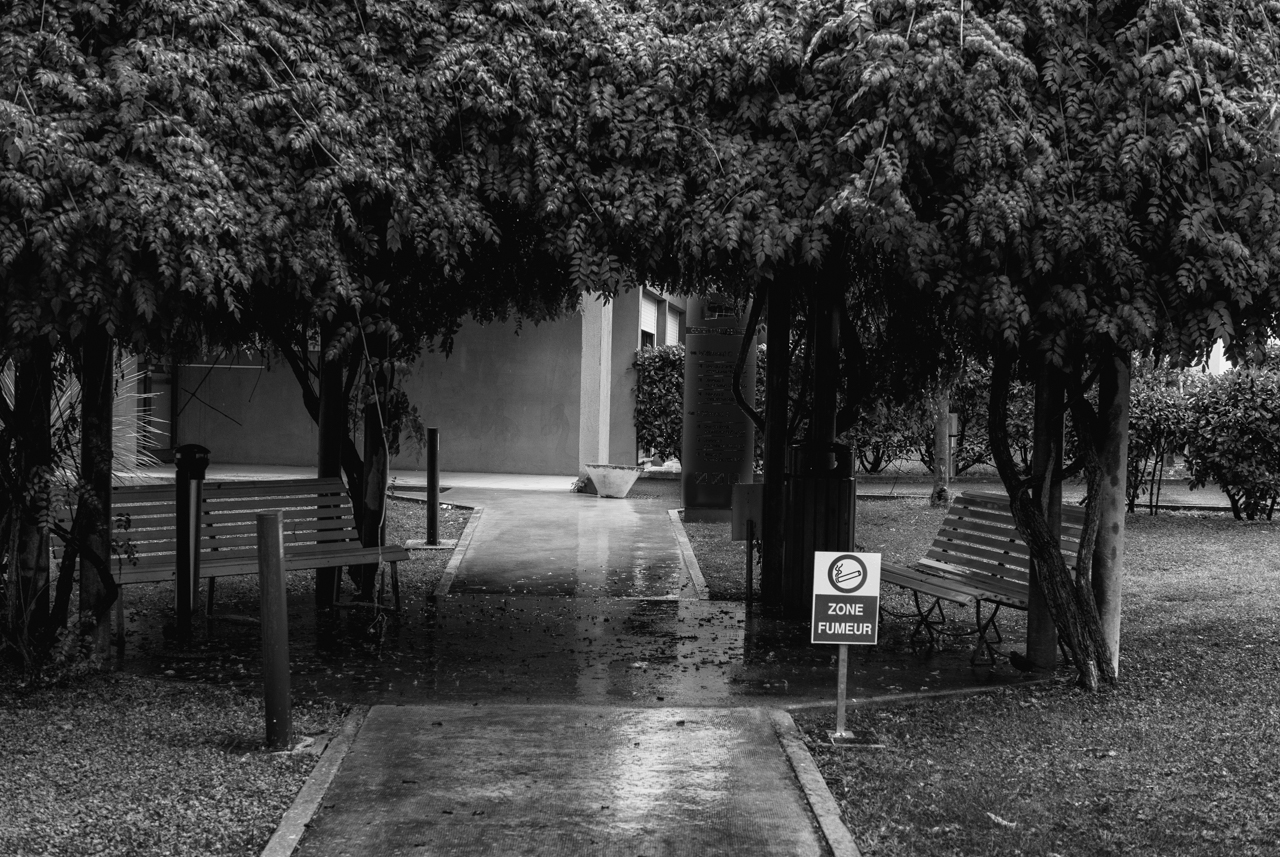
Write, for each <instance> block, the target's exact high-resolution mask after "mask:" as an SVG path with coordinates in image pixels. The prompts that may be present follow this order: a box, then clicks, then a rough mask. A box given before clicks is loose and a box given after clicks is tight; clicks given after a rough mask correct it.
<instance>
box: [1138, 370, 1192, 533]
mask: <svg viewBox="0 0 1280 857" xmlns="http://www.w3.org/2000/svg"><path fill="white" fill-rule="evenodd" d="M1186 380H1187V376H1186V375H1185V374H1183V373H1179V372H1171V371H1168V370H1165V371H1156V370H1149V371H1147V372H1143V373H1135V375H1134V379H1133V387H1132V390H1131V393H1130V396H1129V473H1128V482H1127V483H1126V486H1125V492H1126V494H1127V495H1128V500H1129V511H1130V512H1132V511H1133V510H1134V508H1135V506H1136V505H1137V502H1138V498H1139V497H1141V496H1142V495H1143V494H1144V493H1145V494H1147V495H1148V496H1149V501H1150V508H1151V511H1152V512H1153V513H1154V512H1155V506H1156V503H1157V502H1158V494H1159V485H1160V481H1161V479H1162V478H1163V477H1164V461H1165V458H1166V456H1168V455H1169V454H1170V453H1173V452H1176V451H1177V450H1178V449H1180V448H1181V447H1182V446H1183V445H1184V444H1185V443H1186V438H1187V430H1188V425H1187V424H1188V421H1189V418H1190V412H1189V410H1188V409H1189V402H1188V399H1187V395H1186V393H1185V392H1184V386H1185V382H1186Z"/></svg>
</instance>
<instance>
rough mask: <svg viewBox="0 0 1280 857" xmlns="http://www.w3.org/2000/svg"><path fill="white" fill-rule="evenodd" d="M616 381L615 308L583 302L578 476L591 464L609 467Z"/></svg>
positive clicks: (594, 301) (590, 299) (596, 300)
mask: <svg viewBox="0 0 1280 857" xmlns="http://www.w3.org/2000/svg"><path fill="white" fill-rule="evenodd" d="M612 380H613V305H612V304H606V303H604V301H602V300H600V299H599V298H595V297H588V296H584V297H583V299H582V374H581V382H580V387H579V389H580V391H581V409H580V411H579V420H580V422H579V427H580V428H579V432H578V473H579V474H580V475H585V474H586V467H585V465H587V464H609V463H611V462H610V461H609V410H610V406H611V404H612V395H611V391H612V383H611V382H612Z"/></svg>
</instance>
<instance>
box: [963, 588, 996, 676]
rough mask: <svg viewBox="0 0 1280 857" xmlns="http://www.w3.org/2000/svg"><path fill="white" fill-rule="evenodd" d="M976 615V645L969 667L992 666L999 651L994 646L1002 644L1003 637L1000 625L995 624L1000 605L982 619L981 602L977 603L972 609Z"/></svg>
mask: <svg viewBox="0 0 1280 857" xmlns="http://www.w3.org/2000/svg"><path fill="white" fill-rule="evenodd" d="M974 610H975V613H976V624H977V635H978V642H977V645H975V646H974V647H973V655H972V656H971V657H970V658H969V664H970V665H971V666H975V667H979V666H986V667H989V666H994V665H995V662H996V656H997V655H998V654H999V651H998V650H997V649H996V645H997V644H999V643H1002V642H1004V637H1003V636H1002V635H1001V634H1000V625H999V624H997V622H996V617H997V616H998V615H999V614H1000V605H999V604H996V605H994V606H993V607H992V609H991V615H989V616H988V617H987V618H986V621H983V619H982V602H981V601H979V602H978V603H977V606H975V607H974Z"/></svg>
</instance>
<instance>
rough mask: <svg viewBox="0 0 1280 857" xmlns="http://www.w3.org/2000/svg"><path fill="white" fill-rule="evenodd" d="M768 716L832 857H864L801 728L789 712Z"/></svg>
mask: <svg viewBox="0 0 1280 857" xmlns="http://www.w3.org/2000/svg"><path fill="white" fill-rule="evenodd" d="M769 719H770V720H771V721H772V722H773V731H774V732H775V733H776V734H777V736H778V743H779V744H781V745H782V750H783V752H785V753H786V754H787V761H789V762H790V763H791V770H792V771H794V772H795V775H796V780H798V781H799V783H800V789H801V791H803V792H804V797H805V800H807V801H808V802H809V808H810V809H811V810H812V811H813V816H814V818H816V819H817V821H818V827H819V828H820V829H821V830H822V838H823V839H825V840H826V842H827V847H828V848H830V849H831V853H832V855H833V857H862V852H860V851H859V850H858V844H857V843H856V842H854V841H853V836H852V835H850V833H849V828H847V827H845V825H844V821H843V820H842V819H841V818H840V807H839V806H837V805H836V799H835V798H834V797H832V796H831V790H830V789H828V788H827V781H826V780H824V779H823V778H822V774H821V772H819V771H818V766H817V765H816V764H814V761H813V756H812V755H810V753H809V748H808V747H806V746H805V743H804V739H803V738H801V737H800V729H799V728H798V727H797V726H796V722H795V721H794V720H792V719H791V715H790V714H788V713H787V712H785V711H780V710H777V709H775V710H773V711H770V712H769Z"/></svg>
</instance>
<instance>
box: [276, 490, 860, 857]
mask: <svg viewBox="0 0 1280 857" xmlns="http://www.w3.org/2000/svg"><path fill="white" fill-rule="evenodd" d="M441 481H442V484H444V485H446V486H447V487H448V488H449V491H448V493H447V494H445V495H444V497H443V499H444V500H445V501H446V502H448V503H451V504H456V505H464V506H472V507H474V508H477V509H478V510H480V511H479V514H478V518H476V517H473V521H475V524H474V526H473V527H472V528H471V532H470V533H469V534H468V535H469V537H468V538H466V539H464V540H462V543H461V544H460V546H459V548H458V550H459V551H462V552H463V553H462V555H461V561H460V563H459V566H458V569H457V573H456V578H455V579H454V580H453V582H452V586H451V588H450V589H449V594H448V596H447V597H435V598H432V599H429V603H424V606H423V611H422V613H421V614H420V619H419V618H418V617H415V616H414V615H413V614H412V613H411V614H410V615H409V616H406V617H402V619H401V620H400V621H399V622H398V623H397V624H396V627H395V628H394V641H395V651H391V650H388V649H385V648H384V650H383V652H382V655H381V657H380V658H379V660H380V661H381V662H383V663H384V664H386V665H387V666H388V667H389V668H388V669H378V670H377V673H376V677H374V676H371V674H370V669H377V668H376V667H373V666H372V665H370V667H369V668H365V669H362V670H360V671H359V672H360V675H361V678H362V679H363V680H365V681H366V682H367V683H366V684H365V685H364V686H365V687H369V688H377V690H376V691H375V693H373V694H372V695H362V694H357V695H356V696H357V697H358V698H364V699H368V700H369V701H371V702H374V703H375V704H374V705H373V706H372V707H371V708H370V709H369V712H368V716H367V719H365V720H364V721H363V723H362V724H361V725H360V726H359V729H358V732H356V734H355V735H354V737H353V738H352V740H351V741H350V743H349V745H346V746H345V747H341V748H337V749H335V750H332V751H330V752H331V753H338V754H340V755H339V757H338V758H337V759H336V760H332V761H330V763H329V764H328V765H325V763H324V760H322V764H321V766H318V767H317V771H318V772H320V773H319V774H317V775H313V779H316V778H317V777H319V778H320V779H319V780H317V781H316V782H313V783H312V784H311V785H310V786H309V788H308V789H304V793H309V794H311V800H312V801H313V803H314V805H313V806H312V807H310V808H309V809H308V808H307V807H305V806H304V807H295V810H294V811H291V812H290V815H289V816H288V817H287V819H292V821H291V822H289V821H288V820H287V823H286V824H285V825H282V827H281V829H280V830H279V831H278V832H277V835H276V837H275V839H273V841H272V845H271V846H269V847H268V850H267V851H266V852H265V854H266V855H267V857H286V855H288V854H291V853H297V854H299V855H308V856H309V857H339V855H353V857H354V855H394V854H412V855H481V854H486V855H489V854H492V855H530V857H533V855H538V857H541V856H542V855H548V857H553V855H555V856H557V857H558V855H566V857H568V855H609V857H613V855H617V857H638V855H652V857H659V855H663V857H681V856H682V855H689V857H695V855H698V857H701V855H726V857H727V855H734V857H737V855H748V854H749V855H760V857H772V855H777V857H784V855H785V857H791V855H795V857H810V855H812V857H818V855H838V856H839V857H851V855H856V854H857V848H856V846H855V845H854V843H853V840H852V838H851V837H850V836H849V833H848V831H847V830H846V829H845V828H844V827H843V825H842V824H841V822H840V821H839V812H838V809H836V807H835V804H834V801H833V800H832V799H831V796H830V793H829V792H828V791H827V789H826V786H825V784H824V783H823V782H822V779H821V776H820V775H819V774H818V773H817V771H816V768H814V767H813V763H812V760H811V759H810V758H809V756H808V753H807V751H806V750H805V749H804V747H803V744H802V743H801V740H800V738H799V735H798V733H797V732H796V729H795V726H794V723H793V722H792V721H791V718H790V716H789V715H787V714H786V713H785V712H783V711H780V710H778V709H770V708H766V707H761V706H760V705H759V703H760V702H762V701H764V700H765V699H767V698H768V695H769V694H770V692H771V691H775V692H776V691H784V692H785V691H789V690H791V688H792V687H793V685H791V684H790V683H789V682H788V681H787V679H785V678H784V679H781V680H779V681H777V682H770V681H768V680H767V677H768V676H774V675H778V674H780V671H781V672H783V673H787V674H792V673H794V674H795V675H794V676H793V677H794V678H797V679H798V681H797V682H796V684H795V685H794V687H795V689H796V690H797V691H799V693H800V696H801V697H802V698H810V699H812V698H813V696H814V694H815V692H816V694H817V695H819V696H825V695H828V694H829V693H830V692H831V690H832V689H833V688H834V679H833V677H832V676H831V675H829V672H830V666H829V658H827V657H825V655H827V654H829V653H827V652H819V653H815V652H812V651H809V652H807V653H806V657H807V658H809V659H812V658H813V657H814V656H815V655H822V656H824V657H819V658H818V660H817V662H816V663H820V664H821V665H822V668H821V670H820V672H819V681H820V683H821V687H814V686H812V685H813V679H812V678H811V676H812V675H813V674H814V673H815V669H814V666H813V665H810V664H808V663H806V664H805V665H804V666H801V665H800V664H798V663H792V662H790V661H789V659H788V658H787V657H783V658H781V659H779V658H778V656H777V655H776V654H774V653H773V652H770V653H769V654H768V655H767V656H766V654H765V653H764V652H763V651H761V652H760V653H759V656H758V657H757V658H756V660H758V661H759V662H760V663H759V664H758V665H756V666H755V667H747V665H746V660H747V658H745V657H744V654H745V648H744V646H745V644H746V640H747V637H748V636H753V637H754V639H753V642H754V644H755V645H764V646H768V647H769V648H771V649H772V650H774V651H777V650H784V649H785V648H786V647H787V646H786V644H785V643H784V642H783V641H782V640H780V639H778V638H777V633H778V628H776V627H770V628H768V629H765V628H764V627H763V626H758V625H754V624H753V625H752V627H753V628H755V629H756V631H757V632H758V633H756V634H749V633H748V632H747V630H746V629H747V627H748V625H749V624H752V623H749V622H748V617H746V616H745V614H744V613H743V611H742V606H741V605H737V604H715V603H711V602H707V601H703V600H700V599H698V598H697V593H696V592H695V591H694V590H693V588H692V587H691V586H690V585H689V573H688V570H687V568H686V564H685V560H684V559H683V558H682V555H681V551H680V548H679V545H678V542H677V537H676V530H675V525H674V524H673V522H672V518H671V516H670V515H669V514H668V508H669V507H670V506H672V505H673V503H672V502H670V500H663V499H653V498H650V499H644V498H643V497H641V498H636V499H626V500H604V499H601V498H597V497H595V496H591V495H583V494H574V493H571V492H570V491H569V490H568V483H569V482H570V481H571V480H567V479H562V478H557V479H554V480H553V479H550V478H546V477H493V478H487V479H481V478H475V477H468V476H466V475H461V476H458V475H454V474H447V475H443V476H442V480H441ZM671 487H672V486H668V487H666V489H665V491H666V493H670V492H671ZM413 488H414V486H413V485H412V483H410V482H409V481H408V480H405V481H398V483H397V486H396V490H397V493H399V494H401V495H410V496H412V495H414V494H415V493H417V492H415V491H414V490H413ZM548 489H550V490H548ZM659 493H661V492H659ZM366 621H367V620H366ZM755 621H756V620H753V622H755ZM292 622H293V617H292V616H291V623H292ZM775 624H776V623H775ZM293 631H294V628H293V626H291V633H292V632H293ZM299 632H300V634H301V636H302V637H303V639H302V641H301V642H302V648H303V649H304V650H305V649H306V648H308V642H307V640H306V637H307V636H308V635H309V634H311V633H314V634H315V637H316V641H317V643H318V642H319V641H320V640H321V639H322V638H323V636H324V635H325V632H323V631H321V630H320V629H319V628H316V629H315V630H314V632H310V631H308V630H306V629H305V627H304V628H300V629H299ZM397 653H399V654H397ZM418 653H422V656H423V657H426V658H427V659H428V661H427V662H426V663H423V662H416V663H415V662H414V661H413V659H414V658H415V657H416V656H418ZM400 655H404V657H401V656H400ZM392 664H394V666H390V665H392ZM735 669H739V670H743V671H744V672H741V673H738V674H737V675H734V673H733V671H734V670H735ZM749 669H756V670H758V671H760V675H761V676H764V677H766V678H765V679H755V678H751V677H748V675H747V673H746V672H745V671H746V670H749ZM294 670H295V679H294V683H295V687H296V688H299V689H301V688H305V687H307V679H308V668H307V666H306V664H305V660H304V659H299V658H295V665H294ZM806 679H808V680H807V681H806ZM384 680H385V681H384ZM410 681H411V684H410ZM317 682H318V683H317V684H315V685H312V686H313V687H315V688H316V689H317V690H319V689H320V687H321V686H322V685H323V686H326V687H328V685H327V684H325V679H323V678H317ZM802 687H809V688H810V689H809V691H808V692H807V693H806V692H805V691H803V690H801V688H802ZM295 692H297V690H295ZM324 692H325V694H326V695H338V696H340V697H341V696H347V697H348V698H350V697H351V694H350V693H347V694H342V693H338V694H334V693H333V691H332V688H331V687H329V689H328V690H327V691H324ZM784 695H785V696H786V698H788V699H791V698H792V697H791V696H790V694H784ZM389 697H390V698H392V699H396V700H397V701H399V702H400V703H401V704H385V703H384V704H377V702H378V700H387V701H390V700H389ZM779 701H781V700H779ZM529 702H536V703H538V704H528V703H529ZM405 703H408V704H405ZM602 703H603V704H602ZM628 703H629V704H628ZM726 703H728V705H726ZM344 751H345V755H341V754H343V753H344ZM325 770H328V776H330V777H331V779H327V780H324V779H323V777H324V776H326V775H325V774H324V771H325ZM301 824H305V835H304V834H303V827H301V826H300V825H301ZM295 842H297V843H299V844H298V845H297V850H296V851H294V850H293V843H295Z"/></svg>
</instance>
